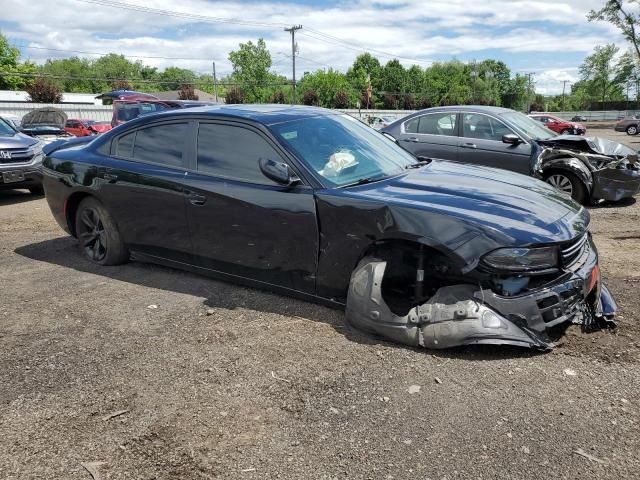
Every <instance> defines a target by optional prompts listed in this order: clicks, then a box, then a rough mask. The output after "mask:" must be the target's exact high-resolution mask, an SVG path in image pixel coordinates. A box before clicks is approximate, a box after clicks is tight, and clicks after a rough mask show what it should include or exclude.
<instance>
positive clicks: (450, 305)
mask: <svg viewBox="0 0 640 480" xmlns="http://www.w3.org/2000/svg"><path fill="white" fill-rule="evenodd" d="M385 268H386V262H385V261H382V260H377V259H371V258H367V259H364V260H363V261H362V262H360V264H359V265H358V267H357V268H356V270H355V271H354V274H353V276H352V280H351V283H350V286H349V296H348V299H347V309H346V317H347V320H348V321H349V322H350V323H351V324H352V325H353V326H355V327H356V328H358V329H360V330H364V331H366V332H369V333H375V334H377V335H381V336H383V337H385V338H387V339H390V340H393V341H396V342H399V343H403V344H406V345H411V346H414V347H418V346H420V347H426V348H434V349H441V348H449V347H455V346H460V345H470V344H485V343H489V344H500V345H515V346H522V347H530V348H536V349H540V350H549V349H551V348H552V347H553V345H552V344H551V343H550V342H548V341H546V339H544V338H542V337H541V336H540V335H537V334H536V333H535V332H529V331H526V330H525V329H523V328H520V327H518V326H517V325H515V324H514V323H513V322H511V321H509V320H507V319H506V318H504V317H503V316H501V315H500V314H498V313H497V312H495V311H494V310H492V309H491V308H489V307H487V306H486V305H484V304H482V303H481V302H480V301H478V300H476V299H474V292H475V291H476V290H477V288H476V287H474V286H473V285H453V286H447V287H442V288H440V289H439V290H438V292H437V293H436V294H435V295H434V296H433V297H432V298H430V299H429V301H428V302H426V303H424V304H422V305H418V306H416V307H414V308H412V309H411V310H410V311H409V312H408V313H407V314H406V315H404V316H400V315H396V314H395V313H393V312H392V311H391V310H390V309H389V307H388V306H387V304H386V303H385V301H384V299H383V297H382V280H383V277H384V271H385Z"/></svg>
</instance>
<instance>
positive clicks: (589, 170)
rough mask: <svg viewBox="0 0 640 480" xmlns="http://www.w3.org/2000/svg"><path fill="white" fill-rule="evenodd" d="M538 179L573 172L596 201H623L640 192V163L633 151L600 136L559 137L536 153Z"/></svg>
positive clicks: (544, 143) (541, 143)
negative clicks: (559, 171)
mask: <svg viewBox="0 0 640 480" xmlns="http://www.w3.org/2000/svg"><path fill="white" fill-rule="evenodd" d="M531 162H532V163H531V168H532V172H533V174H534V176H537V177H539V178H544V177H545V173H546V172H548V171H551V170H553V169H562V170H570V171H571V172H573V173H574V174H576V175H577V176H578V177H579V178H580V179H581V180H582V182H583V183H584V185H585V186H586V188H587V190H588V191H589V193H590V197H591V199H592V200H608V201H619V200H622V199H624V198H629V197H633V196H634V195H635V194H637V193H638V191H640V161H639V160H638V153H637V152H635V151H634V150H632V149H631V148H629V147H627V146H625V145H623V144H621V143H618V142H613V141H610V140H606V139H603V138H598V137H578V136H559V137H555V138H551V139H548V140H538V141H537V148H534V149H533V151H532V157H531Z"/></svg>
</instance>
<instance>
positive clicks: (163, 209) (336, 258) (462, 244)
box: [43, 105, 615, 349]
mask: <svg viewBox="0 0 640 480" xmlns="http://www.w3.org/2000/svg"><path fill="white" fill-rule="evenodd" d="M79 142H80V141H76V142H75V144H74V143H73V142H70V143H66V144H64V143H61V144H56V145H52V146H50V147H48V148H47V149H45V153H46V154H47V156H46V158H45V159H44V162H43V173H44V188H45V191H46V195H47V200H48V202H49V205H50V207H51V211H52V212H53V215H54V216H55V218H56V220H57V221H58V223H59V224H60V225H61V226H62V228H64V229H65V230H66V231H67V232H69V233H70V234H71V235H73V236H75V237H76V238H78V241H79V245H80V250H81V252H83V254H84V255H85V256H86V257H87V258H88V259H89V260H90V261H92V262H95V263H97V264H100V265H115V264H119V263H124V262H127V261H128V260H130V259H131V258H133V259H136V260H143V261H150V262H155V263H160V264H164V265H170V266H173V267H177V268H183V269H188V270H191V271H195V272H200V273H203V274H210V275H214V276H217V277H220V278H223V279H227V280H230V281H234V282H241V283H245V284H250V285H253V286H257V287H262V288H267V289H270V290H274V291H277V292H280V293H284V294H290V295H296V296H299V297H302V298H306V299H309V300H313V301H320V302H323V303H325V304H329V305H333V306H337V307H346V311H347V319H348V320H349V321H350V322H351V323H353V324H354V325H356V326H358V327H360V328H363V329H365V330H367V331H370V332H375V333H377V334H380V335H383V336H386V337H387V338H390V339H394V340H396V341H400V342H403V343H407V344H410V345H422V346H425V347H433V348H444V347H450V346H454V345H462V344H471V343H497V344H511V345H520V346H527V347H535V348H540V349H548V348H550V347H551V345H552V343H551V340H550V338H549V337H548V335H547V332H548V331H549V330H550V329H552V328H553V327H555V326H559V325H566V324H568V323H570V322H580V323H583V324H584V325H585V326H586V327H592V326H594V325H597V324H598V322H601V321H605V320H608V319H610V318H611V317H612V315H613V314H614V312H615V303H614V302H613V300H612V298H611V296H610V295H609V293H608V291H607V289H606V288H605V287H604V285H602V282H601V280H600V275H599V270H598V255H597V252H596V248H595V246H594V244H593V241H592V238H591V234H590V233H589V229H588V227H589V214H588V212H587V211H586V210H585V209H584V208H582V207H581V206H580V205H578V204H577V203H575V202H574V201H573V200H571V199H570V198H568V197H567V196H566V195H564V194H562V193H561V192H559V191H557V190H555V189H553V188H552V187H550V186H549V185H547V184H546V183H544V182H542V181H539V180H535V179H532V178H528V177H525V176H522V175H516V174H512V173H510V172H507V171H504V170H497V169H491V168H483V167H470V166H466V165H461V164H458V163H450V162H446V161H431V160H428V159H426V158H420V157H418V158H416V157H414V156H412V155H410V154H409V153H408V152H406V151H405V150H403V149H402V148H400V147H399V146H397V145H396V144H395V143H394V142H392V141H390V140H389V139H387V138H385V137H384V136H383V135H381V134H379V133H377V132H375V131H374V130H372V129H371V128H369V127H367V126H366V125H365V124H363V123H361V122H360V121H358V120H355V119H353V118H351V117H349V116H347V115H343V114H339V113H336V112H333V111H329V110H324V109H318V108H310V107H288V106H281V105H276V106H265V105H261V106H252V105H245V106H218V107H211V108H196V109H187V110H173V111H167V112H163V113H159V114H153V115H148V116H145V117H141V118H138V119H136V120H133V121H131V122H128V123H127V124H124V125H121V126H119V127H118V128H115V129H114V130H112V131H111V132H108V133H106V134H104V135H102V136H100V137H98V138H96V139H94V140H92V141H91V142H90V143H84V144H81V143H79Z"/></svg>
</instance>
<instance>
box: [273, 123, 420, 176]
mask: <svg viewBox="0 0 640 480" xmlns="http://www.w3.org/2000/svg"><path fill="white" fill-rule="evenodd" d="M270 128H271V130H272V131H273V132H274V134H275V135H276V137H277V138H278V140H280V142H282V143H283V144H284V145H286V146H287V147H289V148H290V149H291V150H293V151H294V152H295V153H296V154H297V156H298V157H299V158H301V159H302V160H303V161H304V162H305V163H306V164H307V165H308V166H309V168H311V169H312V170H314V171H315V172H316V173H318V175H320V176H321V177H323V178H324V179H325V180H326V181H327V183H329V184H330V185H332V186H345V185H352V184H354V183H358V182H366V181H374V180H381V179H383V178H387V177H390V176H393V175H398V174H399V173H402V172H403V171H404V169H405V168H406V167H407V166H408V165H412V164H415V163H416V159H415V157H413V156H412V155H411V154H409V153H408V152H406V151H405V150H403V149H402V148H400V147H399V146H398V145H396V144H395V143H393V142H392V141H390V140H389V139H386V138H384V137H383V136H382V135H381V134H380V133H378V132H376V131H375V130H373V129H371V128H370V127H367V126H366V125H365V124H363V123H362V122H360V121H358V120H357V119H355V118H353V117H350V116H348V115H330V116H318V117H310V118H304V119H301V120H294V121H291V122H286V123H280V124H276V125H272V126H271V127H270Z"/></svg>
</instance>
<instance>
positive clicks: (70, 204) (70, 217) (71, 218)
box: [65, 192, 93, 237]
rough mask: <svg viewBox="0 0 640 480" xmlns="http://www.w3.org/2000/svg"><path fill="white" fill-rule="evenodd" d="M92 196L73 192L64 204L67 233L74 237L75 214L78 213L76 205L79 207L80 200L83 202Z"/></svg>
mask: <svg viewBox="0 0 640 480" xmlns="http://www.w3.org/2000/svg"><path fill="white" fill-rule="evenodd" d="M92 196H93V195H91V194H90V193H86V192H75V193H72V194H71V195H70V196H69V198H67V201H66V204H65V216H66V220H67V226H68V227H69V231H70V232H71V235H73V236H74V237H75V236H76V213H77V212H78V205H80V202H82V200H84V199H85V198H87V197H92Z"/></svg>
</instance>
